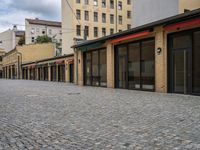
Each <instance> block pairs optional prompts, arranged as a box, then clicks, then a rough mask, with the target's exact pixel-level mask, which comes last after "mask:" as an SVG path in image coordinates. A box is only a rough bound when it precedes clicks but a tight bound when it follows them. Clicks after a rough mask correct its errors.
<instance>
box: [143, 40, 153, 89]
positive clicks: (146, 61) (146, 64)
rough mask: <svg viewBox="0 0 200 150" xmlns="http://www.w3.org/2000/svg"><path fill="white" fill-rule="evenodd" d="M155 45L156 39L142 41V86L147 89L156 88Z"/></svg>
mask: <svg viewBox="0 0 200 150" xmlns="http://www.w3.org/2000/svg"><path fill="white" fill-rule="evenodd" d="M154 45H155V44H154V40H151V41H145V42H142V49H141V68H142V69H141V75H142V88H143V89H147V90H153V89H154V78H155V72H154V70H155V69H154V68H155V64H154V60H155V56H154V50H155V46H154Z"/></svg>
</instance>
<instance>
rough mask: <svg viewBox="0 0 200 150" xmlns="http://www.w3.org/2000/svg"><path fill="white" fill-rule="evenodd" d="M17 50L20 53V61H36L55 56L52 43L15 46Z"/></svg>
mask: <svg viewBox="0 0 200 150" xmlns="http://www.w3.org/2000/svg"><path fill="white" fill-rule="evenodd" d="M16 49H17V51H18V52H20V53H21V54H22V63H26V62H31V61H37V60H40V59H46V58H51V57H54V56H55V46H54V44H53V43H47V44H33V45H31V44H30V45H23V46H17V47H16Z"/></svg>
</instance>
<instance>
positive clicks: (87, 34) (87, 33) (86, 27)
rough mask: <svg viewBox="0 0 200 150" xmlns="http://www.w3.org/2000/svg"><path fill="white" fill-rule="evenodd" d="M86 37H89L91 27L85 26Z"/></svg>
mask: <svg viewBox="0 0 200 150" xmlns="http://www.w3.org/2000/svg"><path fill="white" fill-rule="evenodd" d="M85 36H87V37H88V36H89V26H85Z"/></svg>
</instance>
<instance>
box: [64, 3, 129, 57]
mask: <svg viewBox="0 0 200 150" xmlns="http://www.w3.org/2000/svg"><path fill="white" fill-rule="evenodd" d="M131 11H132V0H101V1H98V0H68V1H66V0H62V41H63V43H62V48H63V52H62V53H63V54H70V53H73V49H71V45H74V43H76V42H78V41H80V40H83V39H87V40H92V39H96V38H99V37H103V36H106V35H110V34H113V33H116V32H120V31H124V30H127V29H129V28H131V20H132V16H131V14H132V12H131ZM69 20H70V21H69Z"/></svg>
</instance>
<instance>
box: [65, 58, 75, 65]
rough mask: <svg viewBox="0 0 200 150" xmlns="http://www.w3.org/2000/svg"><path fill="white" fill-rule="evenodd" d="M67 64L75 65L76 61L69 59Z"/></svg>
mask: <svg viewBox="0 0 200 150" xmlns="http://www.w3.org/2000/svg"><path fill="white" fill-rule="evenodd" d="M66 63H67V64H73V63H74V59H68V60H66Z"/></svg>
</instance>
